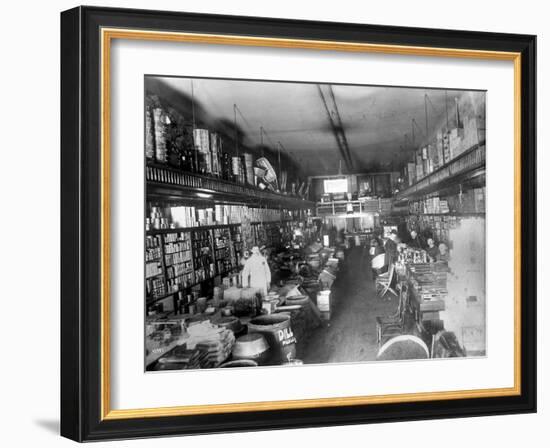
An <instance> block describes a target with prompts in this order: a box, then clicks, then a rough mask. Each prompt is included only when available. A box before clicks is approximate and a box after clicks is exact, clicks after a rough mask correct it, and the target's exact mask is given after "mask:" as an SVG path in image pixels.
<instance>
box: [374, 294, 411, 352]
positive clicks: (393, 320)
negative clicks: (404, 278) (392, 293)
mask: <svg viewBox="0 0 550 448" xmlns="http://www.w3.org/2000/svg"><path fill="white" fill-rule="evenodd" d="M408 307H409V291H408V287H407V285H406V284H405V283H403V284H402V285H401V290H400V294H399V303H398V305H397V310H396V312H395V314H392V315H389V316H378V317H377V318H376V335H377V339H378V347H380V346H381V345H382V343H383V342H385V341H387V340H389V339H391V338H393V337H395V336H399V335H401V334H403V331H404V329H405V316H406V314H407V309H408Z"/></svg>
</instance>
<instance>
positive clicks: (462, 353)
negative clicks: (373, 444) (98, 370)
mask: <svg viewBox="0 0 550 448" xmlns="http://www.w3.org/2000/svg"><path fill="white" fill-rule="evenodd" d="M144 126H145V130H144V140H145V145H144V146H145V148H144V157H145V162H146V163H145V165H146V167H145V179H146V198H145V217H144V226H145V241H144V258H145V259H144V276H145V281H144V295H145V303H144V312H145V352H144V368H145V370H146V371H163V370H184V369H199V368H200V369H206V368H230V367H232V368H248V367H266V366H269V367H277V366H303V365H308V364H324V363H353V362H381V361H393V360H405V359H407V360H411V359H414V360H429V359H434V358H454V357H479V356H485V355H486V337H485V326H486V291H485V204H486V188H485V92H483V91H461V90H445V89H428V88H404V87H379V86H355V85H325V84H315V83H291V82H267V81H249V80H224V79H205V78H185V77H161V76H146V77H145V104H144Z"/></svg>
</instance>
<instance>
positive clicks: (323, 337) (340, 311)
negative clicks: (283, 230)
mask: <svg viewBox="0 0 550 448" xmlns="http://www.w3.org/2000/svg"><path fill="white" fill-rule="evenodd" d="M332 297H333V300H332V302H333V313H332V318H331V321H330V326H326V325H323V326H321V327H319V328H317V329H316V330H315V331H313V332H312V334H311V336H310V338H309V339H308V341H307V342H306V344H303V345H302V347H301V348H300V349H299V352H298V357H299V358H300V359H302V360H303V362H304V363H305V364H318V363H334V362H360V361H373V360H374V359H375V358H376V353H377V351H378V345H377V343H376V316H381V315H385V314H390V313H392V312H393V311H394V310H395V309H396V307H397V299H396V298H395V297H393V296H392V298H391V300H387V299H388V296H386V298H385V300H382V299H380V298H379V297H377V295H376V289H375V285H374V280H373V277H372V274H371V270H370V256H369V254H368V252H367V251H366V250H363V249H362V248H354V249H352V250H351V251H350V253H348V256H347V259H346V260H345V263H344V266H343V267H342V270H341V271H340V273H339V275H338V279H337V280H336V282H335V283H334V285H333V291H332Z"/></svg>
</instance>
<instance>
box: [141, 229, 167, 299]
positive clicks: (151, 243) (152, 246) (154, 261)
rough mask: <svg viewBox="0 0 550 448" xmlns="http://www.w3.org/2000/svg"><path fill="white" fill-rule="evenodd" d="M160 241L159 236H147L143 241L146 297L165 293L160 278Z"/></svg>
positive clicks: (162, 278) (161, 277) (163, 283)
mask: <svg viewBox="0 0 550 448" xmlns="http://www.w3.org/2000/svg"><path fill="white" fill-rule="evenodd" d="M161 245H162V240H161V237H160V236H159V235H156V236H148V237H147V238H146V241H145V277H146V279H145V287H146V290H147V295H148V296H151V297H160V296H162V295H164V294H165V293H166V289H165V282H164V277H163V276H162V247H161Z"/></svg>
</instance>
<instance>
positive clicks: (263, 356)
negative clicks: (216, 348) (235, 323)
mask: <svg viewBox="0 0 550 448" xmlns="http://www.w3.org/2000/svg"><path fill="white" fill-rule="evenodd" d="M232 355H233V359H234V360H242V359H247V360H252V361H254V362H256V363H258V364H265V362H266V361H267V360H268V358H269V345H268V343H267V341H266V338H265V337H264V336H263V335H262V334H260V333H249V334H245V335H244V336H241V337H239V338H237V340H236V341H235V345H234V346H233V351H232Z"/></svg>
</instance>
